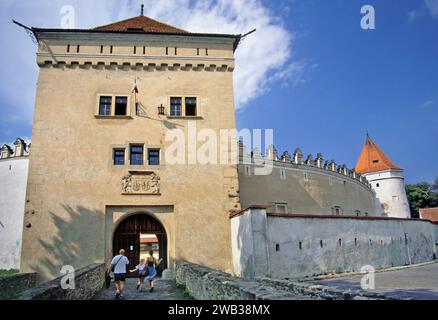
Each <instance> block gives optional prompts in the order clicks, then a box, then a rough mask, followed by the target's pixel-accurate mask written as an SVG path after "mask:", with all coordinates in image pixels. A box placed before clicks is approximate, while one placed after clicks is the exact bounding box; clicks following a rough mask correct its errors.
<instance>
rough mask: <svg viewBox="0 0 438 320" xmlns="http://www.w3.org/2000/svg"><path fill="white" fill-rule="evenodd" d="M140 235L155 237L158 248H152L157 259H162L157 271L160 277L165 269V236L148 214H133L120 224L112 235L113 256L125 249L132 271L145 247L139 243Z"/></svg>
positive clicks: (161, 227)
mask: <svg viewBox="0 0 438 320" xmlns="http://www.w3.org/2000/svg"><path fill="white" fill-rule="evenodd" d="M141 235H155V236H156V239H157V243H158V248H156V244H155V243H154V244H153V248H154V249H157V253H158V258H159V259H163V262H162V263H161V265H160V266H159V268H158V269H157V271H158V274H159V275H160V274H161V273H162V271H163V270H165V269H166V268H167V234H166V230H165V229H164V227H163V225H162V224H161V223H160V222H159V221H158V220H157V219H155V218H154V217H152V216H150V215H148V214H145V213H138V214H134V215H131V216H129V217H127V218H126V219H124V220H123V221H121V222H120V224H119V225H118V226H117V228H116V230H115V231H114V235H113V255H116V254H118V252H119V250H120V249H125V251H126V256H127V258H128V259H129V262H130V264H129V268H130V269H134V268H135V266H136V265H138V263H139V262H140V252H141V248H142V247H143V248H144V246H145V244H144V243H143V244H142V242H141V238H140V237H141ZM146 246H147V244H146ZM151 248H152V244H151ZM147 251H148V250H147Z"/></svg>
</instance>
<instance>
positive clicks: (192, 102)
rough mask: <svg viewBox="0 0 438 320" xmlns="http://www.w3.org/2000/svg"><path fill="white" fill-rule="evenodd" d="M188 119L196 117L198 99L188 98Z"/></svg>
mask: <svg viewBox="0 0 438 320" xmlns="http://www.w3.org/2000/svg"><path fill="white" fill-rule="evenodd" d="M185 102H186V117H195V116H196V105H197V103H196V102H197V101H196V98H186V101H185Z"/></svg>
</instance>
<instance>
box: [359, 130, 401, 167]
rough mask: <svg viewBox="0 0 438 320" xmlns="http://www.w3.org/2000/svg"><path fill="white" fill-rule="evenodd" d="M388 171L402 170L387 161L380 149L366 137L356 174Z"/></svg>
mask: <svg viewBox="0 0 438 320" xmlns="http://www.w3.org/2000/svg"><path fill="white" fill-rule="evenodd" d="M388 169H394V170H402V169H401V168H400V167H398V166H397V165H396V164H394V162H392V161H391V160H389V158H388V157H387V156H386V154H385V153H384V152H383V151H382V149H380V148H379V146H378V145H377V144H375V143H374V141H373V140H371V138H370V137H367V140H366V141H365V145H364V146H363V149H362V153H361V154H360V157H359V160H358V161H357V164H356V172H358V173H361V174H365V173H372V172H378V171H384V170H388Z"/></svg>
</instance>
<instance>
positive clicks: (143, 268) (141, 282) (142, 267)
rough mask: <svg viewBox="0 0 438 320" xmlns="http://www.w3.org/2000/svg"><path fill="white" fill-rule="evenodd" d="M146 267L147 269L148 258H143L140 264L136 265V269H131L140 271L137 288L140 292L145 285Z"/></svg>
mask: <svg viewBox="0 0 438 320" xmlns="http://www.w3.org/2000/svg"><path fill="white" fill-rule="evenodd" d="M146 269H147V267H146V260H145V259H141V260H140V264H139V265H138V266H136V267H135V269H133V270H129V272H135V271H137V273H138V283H137V290H139V291H140V292H143V285H144V278H145V276H146Z"/></svg>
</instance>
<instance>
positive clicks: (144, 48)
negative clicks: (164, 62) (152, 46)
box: [143, 46, 146, 54]
mask: <svg viewBox="0 0 438 320" xmlns="http://www.w3.org/2000/svg"><path fill="white" fill-rule="evenodd" d="M143 54H146V46H143Z"/></svg>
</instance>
